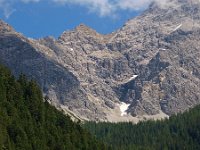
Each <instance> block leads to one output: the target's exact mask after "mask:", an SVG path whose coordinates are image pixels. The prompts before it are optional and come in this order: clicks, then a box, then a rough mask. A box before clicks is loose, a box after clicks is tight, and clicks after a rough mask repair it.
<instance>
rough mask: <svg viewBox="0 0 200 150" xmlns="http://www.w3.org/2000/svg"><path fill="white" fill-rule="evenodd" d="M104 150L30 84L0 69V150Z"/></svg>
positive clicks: (30, 82) (35, 85)
mask: <svg viewBox="0 0 200 150" xmlns="http://www.w3.org/2000/svg"><path fill="white" fill-rule="evenodd" d="M7 149H8V150H15V149H16V150H78V149H81V150H92V149H93V150H96V149H100V150H102V149H106V147H105V145H103V144H101V143H99V142H98V141H97V140H95V139H94V138H93V137H92V136H91V135H90V134H89V133H88V132H87V131H86V130H84V129H82V128H81V127H80V125H78V124H76V123H74V122H72V121H71V120H70V118H69V117H67V116H65V115H63V113H62V112H59V111H58V110H56V109H55V108H54V107H53V106H50V105H49V104H48V102H47V101H45V102H44V101H43V97H42V93H41V91H40V89H39V87H38V85H37V84H36V82H34V81H28V80H27V79H26V77H25V76H23V75H21V76H20V77H19V79H18V80H15V78H14V77H13V76H12V75H11V73H10V71H9V70H8V69H7V68H5V67H3V66H1V65H0V150H7Z"/></svg>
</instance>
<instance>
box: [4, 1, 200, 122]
mask: <svg viewBox="0 0 200 150" xmlns="http://www.w3.org/2000/svg"><path fill="white" fill-rule="evenodd" d="M199 41H200V2H197V1H189V0H184V1H183V0H171V1H170V2H169V3H168V5H167V6H164V5H162V6H161V5H159V4H157V3H152V5H150V7H149V8H148V9H147V10H146V11H145V12H144V13H143V14H141V15H140V16H138V17H136V18H134V19H131V20H129V21H128V22H127V23H126V24H125V25H124V26H123V27H122V28H121V29H119V30H118V31H116V32H113V33H112V34H109V35H101V34H99V33H97V32H96V31H94V30H92V29H90V28H89V27H87V26H85V25H80V26H78V27H76V28H75V29H74V30H72V31H65V32H64V33H63V34H62V35H61V36H60V37H59V38H58V39H54V38H52V37H46V38H43V39H40V40H33V39H27V38H25V37H23V36H22V35H21V34H19V33H17V32H15V31H14V30H13V29H12V28H11V27H10V26H9V25H7V24H6V23H4V22H2V21H1V22H0V57H1V61H2V63H4V64H6V65H7V66H8V67H10V68H11V70H12V71H13V73H14V74H15V75H16V76H18V75H19V74H20V73H24V74H26V75H27V76H29V77H30V78H34V79H36V80H37V81H38V82H39V84H40V86H41V88H42V89H43V92H44V94H45V95H48V97H49V98H50V99H51V103H52V104H54V105H56V106H57V107H61V108H62V109H64V110H66V111H67V112H73V113H74V114H76V115H78V116H80V117H81V118H84V119H89V120H104V121H106V120H108V121H124V120H125V121H128V120H132V118H134V117H140V116H152V115H153V116H156V115H159V114H161V113H164V114H166V115H172V114H174V113H178V112H182V111H185V110H187V109H188V108H190V107H193V106H195V105H197V104H200V93H199V89H200V59H199V58H200V42H199ZM121 102H125V103H127V104H130V106H129V107H128V109H127V113H128V114H127V115H125V116H121V115H120V113H121V112H120V105H121ZM116 118H117V119H116Z"/></svg>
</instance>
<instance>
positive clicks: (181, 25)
mask: <svg viewBox="0 0 200 150" xmlns="http://www.w3.org/2000/svg"><path fill="white" fill-rule="evenodd" d="M182 25H183V24H182V23H181V24H180V25H179V26H177V27H176V28H175V29H174V30H173V31H172V32H174V31H176V30H178V29H179V28H180V27H182Z"/></svg>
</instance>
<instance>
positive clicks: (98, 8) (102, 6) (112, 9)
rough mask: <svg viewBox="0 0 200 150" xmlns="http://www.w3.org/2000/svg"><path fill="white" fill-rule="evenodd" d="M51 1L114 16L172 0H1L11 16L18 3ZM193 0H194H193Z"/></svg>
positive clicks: (5, 11) (1, 7) (101, 14)
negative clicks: (152, 3) (120, 11)
mask: <svg viewBox="0 0 200 150" xmlns="http://www.w3.org/2000/svg"><path fill="white" fill-rule="evenodd" d="M40 1H46V2H47V1H51V2H52V4H59V5H79V6H83V7H86V8H87V9H88V11H89V12H92V13H94V12H95V13H98V14H99V15H100V16H113V15H115V14H116V13H117V12H118V11H119V10H129V11H135V10H141V9H145V8H146V7H148V5H149V4H150V3H151V2H156V3H158V4H159V5H160V6H161V7H166V6H167V5H169V4H170V3H171V2H170V1H171V0H0V9H1V10H2V11H3V12H4V15H5V17H9V16H10V15H11V14H12V13H13V12H14V11H15V9H14V5H15V4H16V3H30V2H32V3H34V2H35V3H36V2H40ZM192 1H193V0H192ZM194 1H198V2H199V1H200V0H194Z"/></svg>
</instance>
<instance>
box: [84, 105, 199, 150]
mask: <svg viewBox="0 0 200 150" xmlns="http://www.w3.org/2000/svg"><path fill="white" fill-rule="evenodd" d="M84 127H85V128H87V129H88V130H90V132H91V133H92V134H94V135H95V136H96V137H97V139H99V140H101V141H102V142H105V143H107V144H108V145H110V146H112V148H113V149H115V150H137V149H141V150H169V149H170V150H200V106H197V107H195V108H193V109H191V110H189V111H187V112H185V113H183V114H178V115H174V116H172V117H170V118H169V120H167V119H166V120H162V121H147V122H140V123H138V124H137V125H133V124H132V123H94V122H89V123H86V124H84Z"/></svg>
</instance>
